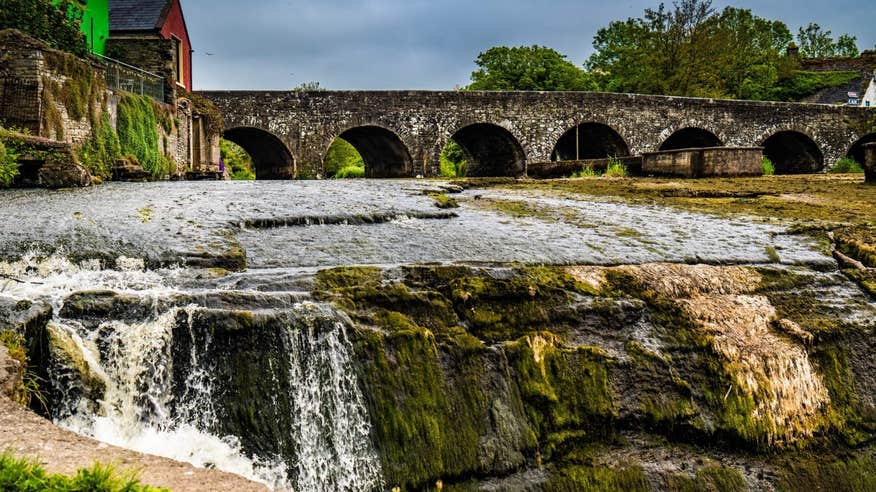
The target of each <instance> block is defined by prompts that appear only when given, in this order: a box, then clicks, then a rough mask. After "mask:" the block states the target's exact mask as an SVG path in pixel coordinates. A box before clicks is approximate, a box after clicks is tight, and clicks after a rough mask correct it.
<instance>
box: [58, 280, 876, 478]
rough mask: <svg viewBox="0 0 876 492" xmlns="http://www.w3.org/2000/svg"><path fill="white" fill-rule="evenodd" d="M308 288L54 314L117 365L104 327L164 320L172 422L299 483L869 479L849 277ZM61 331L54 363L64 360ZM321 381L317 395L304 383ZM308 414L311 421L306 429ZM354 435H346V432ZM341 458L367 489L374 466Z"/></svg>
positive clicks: (104, 305)
mask: <svg viewBox="0 0 876 492" xmlns="http://www.w3.org/2000/svg"><path fill="white" fill-rule="evenodd" d="M301 282H304V283H306V284H308V286H307V288H309V289H310V290H311V291H312V292H311V296H312V297H311V299H312V300H316V301H321V303H314V302H309V301H304V300H303V299H301V298H293V297H289V295H288V294H273V293H270V292H264V293H258V294H256V293H252V292H229V293H221V294H211V295H210V296H205V297H199V295H196V294H185V295H182V294H180V295H178V296H177V295H169V297H167V298H153V297H151V296H148V295H144V296H138V295H136V294H130V293H125V294H120V293H114V292H84V293H79V294H75V295H72V296H70V297H69V298H68V299H67V301H66V302H65V308H64V310H63V311H62V313H61V317H62V318H63V319H65V320H69V321H70V322H71V323H73V324H81V327H83V328H84V329H85V330H88V331H92V330H97V331H96V332H95V333H97V335H98V336H97V337H96V340H97V341H96V344H97V347H98V349H99V350H101V351H102V353H104V352H106V353H107V354H110V355H111V344H112V343H114V342H111V341H112V340H113V338H112V336H111V332H113V331H114V332H115V333H127V332H130V331H132V330H139V329H141V328H140V327H141V326H143V325H141V322H137V319H142V318H147V319H150V320H151V319H153V318H154V317H155V316H156V314H155V313H163V314H161V316H160V318H159V320H158V321H155V320H153V321H149V322H148V323H165V322H166V323H169V328H168V329H169V330H170V331H171V335H169V336H167V338H166V340H168V341H169V342H170V343H172V347H171V349H170V352H168V354H172V364H170V365H169V366H167V367H170V368H172V371H173V374H172V377H171V380H172V383H168V384H170V386H171V387H172V389H171V391H172V393H173V395H174V398H175V400H174V401H175V402H176V403H174V405H173V406H172V407H170V408H171V411H172V413H173V414H174V415H175V416H176V417H178V418H181V419H183V421H186V422H192V423H194V425H196V426H197V427H199V428H206V429H210V431H211V432H214V433H216V434H217V435H229V436H234V437H235V438H236V439H239V441H240V444H241V447H242V449H244V451H245V452H246V453H248V454H251V455H255V456H259V457H263V458H264V457H268V458H271V457H280V458H281V459H282V460H283V462H284V463H286V464H287V471H288V473H289V476H290V477H293V481H294V480H299V479H300V480H307V479H308V478H307V476H306V474H307V470H302V469H300V468H298V467H297V464H298V463H300V462H301V457H302V456H308V459H309V460H313V459H314V457H313V455H309V454H307V453H309V452H310V451H312V450H313V449H320V450H330V451H332V452H330V453H327V454H326V453H323V454H324V455H327V456H328V455H331V454H332V453H335V452H338V453H340V452H342V451H339V450H343V449H345V448H344V444H343V443H345V442H351V443H352V442H356V443H358V444H356V446H355V447H356V449H358V450H359V451H360V452H361V451H363V450H367V449H369V447H373V450H374V452H376V456H378V457H379V462H380V469H381V470H382V475H383V485H384V486H385V488H392V487H395V486H398V487H400V488H401V489H403V490H418V489H422V488H427V487H432V486H433V485H434V484H436V482H438V481H442V483H443V484H445V485H447V486H450V487H451V488H453V487H455V489H456V490H533V491H554V490H582V489H587V488H588V487H591V486H594V484H597V485H599V486H605V487H608V488H609V489H612V488H615V489H619V490H696V489H697V488H705V489H707V490H745V489H752V490H775V489H778V490H788V489H790V490H794V489H799V488H800V487H802V486H803V485H804V484H807V485H809V484H811V486H812V488H815V489H817V488H818V487H825V488H826V487H831V486H837V487H838V488H840V489H855V488H856V487H857V488H858V489H866V488H867V487H866V484H869V483H872V480H876V477H874V475H873V472H872V470H873V469H876V466H874V465H876V458H874V452H876V449H874V447H873V445H872V442H873V440H874V438H876V432H874V429H876V420H874V415H876V400H874V398H873V395H874V394H876V377H874V376H873V375H874V374H876V362H874V359H873V357H872V354H873V353H874V352H876V341H874V340H876V338H874V337H873V332H874V330H876V322H874V320H876V306H874V304H873V303H872V301H870V300H869V299H868V298H867V297H866V294H864V293H863V292H862V291H861V290H859V289H858V287H857V286H856V285H855V284H854V283H852V282H851V281H849V280H848V279H846V277H845V276H843V275H842V274H839V273H819V272H815V271H812V270H808V269H806V268H803V267H795V268H790V267H771V268H767V267H745V266H732V267H722V266H704V265H680V264H650V265H636V266H619V267H593V266H578V267H519V266H509V267H489V268H488V267H483V268H476V267H465V266H407V267H395V268H389V269H381V268H375V267H359V268H335V269H331V270H323V271H320V272H317V273H316V274H315V276H314V277H312V278H311V277H310V276H306V277H303V278H302V279H301ZM827 299H830V300H831V301H830V302H827V301H826V300H827ZM324 303H332V304H334V305H335V306H336V308H337V309H332V308H331V307H329V306H327V305H326V304H324ZM338 309H339V310H340V311H343V313H342V312H339V311H338ZM106 318H112V319H115V320H116V321H115V322H114V323H116V325H118V324H119V323H123V324H124V326H122V325H118V326H116V325H113V326H109V325H104V324H101V323H100V320H101V319H106ZM119 327H121V328H119ZM339 327H342V329H341V328H339ZM49 331H50V333H51V332H52V330H51V327H50V330H49ZM56 335H57V334H54V335H52V343H51V346H52V347H54V348H53V351H54V352H58V353H62V354H63V353H68V354H69V353H73V354H75V352H76V350H75V347H74V345H75V344H70V343H64V340H65V338H64V337H58V336H56ZM337 337H349V342H350V343H351V344H352V345H351V348H349V349H342V350H341V351H342V352H343V351H344V350H346V351H347V352H343V353H344V357H343V358H341V359H337V358H334V356H333V357H329V358H326V354H334V355H337V354H338V353H339V352H338V351H337V350H339V349H338V346H337V345H332V346H331V347H334V348H332V350H334V351H329V352H326V349H327V348H328V347H329V345H326V344H330V343H331V342H330V341H331V340H333V339H337ZM104 339H106V340H109V341H106V342H104V341H101V340H104ZM68 342H69V340H68ZM104 345H106V346H104ZM65 347H67V348H65ZM163 356H164V355H163V353H162V354H158V355H156V356H155V357H163ZM144 360H145V359H144ZM150 360H151V359H150ZM339 360H340V361H341V362H339ZM78 361H79V359H78V358H76V357H75V356H71V357H68V358H67V362H66V363H65V364H63V365H65V366H68V367H70V368H73V369H76V368H77V367H78V368H79V369H78V370H74V371H72V372H71V373H70V374H78V376H76V377H75V378H72V379H76V380H78V381H79V383H77V384H80V385H81V389H80V391H81V392H82V394H83V395H85V398H86V400H97V399H100V398H101V395H100V393H101V391H103V390H102V388H101V386H100V384H99V383H98V384H92V383H94V382H95V381H99V380H100V379H101V377H100V375H94V374H93V371H91V370H90V369H89V368H88V365H87V364H82V363H79V362H78ZM344 361H346V362H344ZM162 367H164V366H162ZM158 369H159V368H156V370H158ZM308 371H309V372H308ZM330 374H335V376H332V377H329V378H328V379H327V380H326V381H331V384H328V383H326V384H316V383H317V382H318V381H320V379H319V378H324V377H328V376H327V375H330ZM342 374H343V375H351V374H355V375H356V379H343V378H340V379H339V376H338V375H342ZM208 376H209V380H208V379H205V378H207V377H208ZM89 381H91V382H92V383H89V384H81V383H83V382H85V383H87V382H89ZM149 381H150V380H149V379H148V378H146V379H145V380H144V381H141V380H140V378H137V383H136V384H153V383H150V382H149ZM351 381H355V383H351ZM68 386H69V387H70V388H78V387H77V386H75V384H73V382H72V381H71V383H70V384H69V385H68ZM330 387H333V388H335V389H340V390H343V391H347V392H349V393H345V394H344V395H345V396H344V397H343V398H339V397H338V394H337V393H330V392H328V393H327V392H326V391H327V390H326V388H330ZM87 388H90V390H87ZM89 391H90V392H91V393H89ZM143 393H144V394H147V393H148V388H144V390H143ZM356 394H359V395H360V396H355V395H356ZM351 395H352V396H351ZM357 398H358V399H357ZM343 402H346V403H350V402H358V403H356V404H354V405H352V406H348V407H344V409H343V410H340V408H341V407H339V406H338V405H341V403H343ZM357 412H364V413H361V414H357ZM303 414H308V415H310V416H311V417H313V418H314V420H312V421H307V423H306V424H302V420H301V418H302V415H303ZM350 415H358V416H357V417H356V419H359V420H356V419H350ZM344 419H346V420H344ZM362 419H364V421H367V422H369V423H370V424H369V426H368V427H367V430H365V431H364V432H365V433H364V434H362V433H361V432H363V429H366V428H363V427H361V422H362V421H363V420H362ZM340 422H343V425H340V424H339V423H340ZM351 422H352V423H351ZM355 422H359V424H356V423H355ZM320 426H326V427H320ZM314 429H318V431H317V432H314V431H313V430H314ZM351 429H352V430H358V431H359V432H360V433H359V434H344V433H343V432H347V431H350V430H351ZM356 436H358V438H360V439H362V438H364V439H365V441H364V443H363V441H361V440H360V441H356V440H355V438H356ZM363 436H364V437H363ZM308 446H310V447H308ZM313 446H315V447H313ZM349 448H350V446H347V448H346V449H349ZM346 456H357V457H359V458H358V459H360V460H364V461H357V462H356V464H355V465H354V467H355V469H356V470H359V471H360V472H361V471H363V470H365V471H367V473H363V474H362V475H360V476H369V473H370V474H371V476H373V474H374V470H375V468H374V463H372V462H370V461H368V460H367V459H366V458H362V456H366V457H367V456H368V453H365V454H349V455H346ZM810 456H811V457H810ZM326 469H331V468H326ZM844 470H845V471H844ZM850 470H851V472H850ZM330 480H339V478H338V477H337V476H332V477H331V478H330ZM333 483H335V484H336V485H337V484H339V483H340V482H333ZM605 484H610V485H605ZM338 486H339V487H340V488H343V487H341V486H340V485H338ZM375 488H383V487H375Z"/></svg>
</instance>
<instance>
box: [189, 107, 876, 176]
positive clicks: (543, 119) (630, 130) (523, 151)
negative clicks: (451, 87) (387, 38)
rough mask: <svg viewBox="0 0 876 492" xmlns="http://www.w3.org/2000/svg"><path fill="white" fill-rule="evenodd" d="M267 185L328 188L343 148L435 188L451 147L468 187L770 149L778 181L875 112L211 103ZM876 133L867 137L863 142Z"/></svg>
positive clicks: (819, 166)
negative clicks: (671, 157) (601, 164)
mask: <svg viewBox="0 0 876 492" xmlns="http://www.w3.org/2000/svg"><path fill="white" fill-rule="evenodd" d="M201 94H202V95H204V96H206V97H207V98H209V99H211V100H212V101H213V102H214V103H216V105H217V106H218V107H219V109H220V111H221V112H222V114H223V115H224V118H225V128H226V130H225V135H224V136H225V138H227V139H229V140H231V141H234V142H235V143H237V144H239V145H241V146H242V147H243V148H244V149H245V150H247V152H249V154H250V155H251V156H252V157H253V161H254V162H255V166H256V175H257V177H258V178H259V179H289V178H293V177H296V176H298V177H305V176H309V177H317V176H323V175H324V174H325V173H324V169H323V159H324V158H325V154H326V152H327V150H328V148H329V146H330V145H331V143H332V142H333V141H334V139H335V138H337V137H342V138H344V139H345V140H347V141H348V142H350V143H351V144H352V145H353V146H354V147H356V149H357V150H358V151H359V153H360V154H361V155H362V157H363V159H364V160H365V164H366V174H367V175H368V176H369V177H413V176H417V175H422V176H436V175H438V173H439V155H440V152H441V150H442V148H443V147H444V145H445V144H446V143H447V142H448V141H449V139H451V138H452V139H453V140H455V141H456V142H457V143H459V144H460V146H461V147H462V148H463V151H464V153H465V155H466V158H467V160H468V162H469V172H468V174H469V175H470V176H520V175H524V174H526V170H527V166H528V165H530V164H532V163H538V162H548V161H551V160H555V161H556V160H561V161H562V160H580V159H596V158H605V157H624V156H630V155H638V154H640V153H643V152H651V151H656V150H672V149H680V148H691V147H709V146H725V145H726V146H741V147H746V146H762V147H764V148H765V150H764V153H765V154H766V155H767V156H768V157H770V158H771V159H772V160H773V162H774V163H775V165H776V168H777V172H780V173H805V172H819V171H823V170H825V169H826V168H828V167H830V166H832V165H833V164H834V163H835V162H836V161H837V160H838V159H839V158H841V157H844V156H846V155H853V156H854V155H857V153H859V152H862V145H863V144H864V143H866V142H871V141H876V133H872V131H873V123H872V121H873V118H872V117H870V118H869V119H868V115H871V114H874V113H870V112H868V110H867V109H863V108H854V107H841V106H829V105H816V104H790V103H771V102H754V101H733V100H712V99H695V98H680V97H666V96H646V95H635V94H610V93H589V92H464V91H444V92H440V91H282V92H281V91H273V92H272V91H207V92H202V93H201ZM867 130H869V132H868V131H867Z"/></svg>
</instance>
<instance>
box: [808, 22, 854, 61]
mask: <svg viewBox="0 0 876 492" xmlns="http://www.w3.org/2000/svg"><path fill="white" fill-rule="evenodd" d="M857 41H858V38H857V37H855V36H851V35H848V34H842V35H840V36H839V37H838V38H837V39H836V40H834V39H833V37H832V36H831V32H830V31H826V30H824V29H822V28H821V26H819V25H818V24H815V23H810V24H809V25H808V26H806V27H801V28H800V29H799V30H798V31H797V43H798V44H799V45H800V54H801V55H803V56H805V57H807V58H827V57H832V56H842V57H855V56H858V55H859V54H860V51H859V50H858V44H857Z"/></svg>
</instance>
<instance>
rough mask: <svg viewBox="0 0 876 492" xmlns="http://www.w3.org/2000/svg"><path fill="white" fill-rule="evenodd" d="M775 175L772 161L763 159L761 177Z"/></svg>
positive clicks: (766, 158)
mask: <svg viewBox="0 0 876 492" xmlns="http://www.w3.org/2000/svg"><path fill="white" fill-rule="evenodd" d="M775 174H776V165H775V164H773V161H771V160H770V159H769V157H764V158H763V175H764V176H774V175H775Z"/></svg>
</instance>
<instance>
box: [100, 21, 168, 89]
mask: <svg viewBox="0 0 876 492" xmlns="http://www.w3.org/2000/svg"><path fill="white" fill-rule="evenodd" d="M106 52H107V56H109V57H110V58H114V59H116V60H119V61H121V62H123V63H127V64H128V65H132V66H135V67H137V68H140V69H141V70H145V71H147V72H151V73H154V74H156V75H160V76H161V77H162V78H163V79H164V81H165V84H164V85H165V90H164V92H165V94H164V100H165V102H168V103H169V102H172V101H175V100H176V97H177V87H176V84H174V82H173V81H174V80H176V78H175V74H176V68H175V67H176V64H177V61H176V57H177V50H176V41H174V40H172V39H162V38H159V37H154V36H148V35H147V36H131V37H123V38H118V37H113V38H111V39H109V40H107V43H106Z"/></svg>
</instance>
